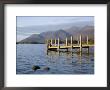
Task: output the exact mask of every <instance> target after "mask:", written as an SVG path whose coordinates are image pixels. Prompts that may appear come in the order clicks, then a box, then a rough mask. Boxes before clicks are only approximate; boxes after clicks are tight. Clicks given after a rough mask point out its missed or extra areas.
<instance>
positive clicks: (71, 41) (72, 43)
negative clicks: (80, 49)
mask: <svg viewBox="0 0 110 90" xmlns="http://www.w3.org/2000/svg"><path fill="white" fill-rule="evenodd" d="M72 45H73V37H72V36H71V46H72Z"/></svg>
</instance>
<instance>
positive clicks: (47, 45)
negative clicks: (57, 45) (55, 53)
mask: <svg viewBox="0 0 110 90" xmlns="http://www.w3.org/2000/svg"><path fill="white" fill-rule="evenodd" d="M46 44H47V50H48V48H49V45H48V39H47V40H46Z"/></svg>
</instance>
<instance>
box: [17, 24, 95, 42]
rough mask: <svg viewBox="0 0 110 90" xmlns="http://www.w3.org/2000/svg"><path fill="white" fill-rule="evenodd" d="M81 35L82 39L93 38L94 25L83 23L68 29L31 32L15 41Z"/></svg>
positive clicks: (62, 38)
mask: <svg viewBox="0 0 110 90" xmlns="http://www.w3.org/2000/svg"><path fill="white" fill-rule="evenodd" d="M80 34H81V35H82V36H83V39H85V38H86V36H87V35H88V36H89V39H91V40H94V26H90V25H85V26H83V27H79V26H72V27H70V28H68V29H59V30H56V31H47V32H42V33H40V34H32V35H31V36H29V37H27V38H25V39H23V40H21V41H19V42H17V43H37V44H41V43H45V40H46V39H55V38H56V39H57V38H59V39H60V40H65V38H66V37H67V38H68V39H70V37H71V36H73V38H74V37H75V38H76V37H78V36H79V35H80Z"/></svg>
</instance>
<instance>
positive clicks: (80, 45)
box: [80, 35, 82, 52]
mask: <svg viewBox="0 0 110 90" xmlns="http://www.w3.org/2000/svg"><path fill="white" fill-rule="evenodd" d="M80 52H82V35H80Z"/></svg>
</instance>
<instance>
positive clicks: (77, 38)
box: [77, 37, 79, 45]
mask: <svg viewBox="0 0 110 90" xmlns="http://www.w3.org/2000/svg"><path fill="white" fill-rule="evenodd" d="M77 41H78V45H79V39H78V37H77Z"/></svg>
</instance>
